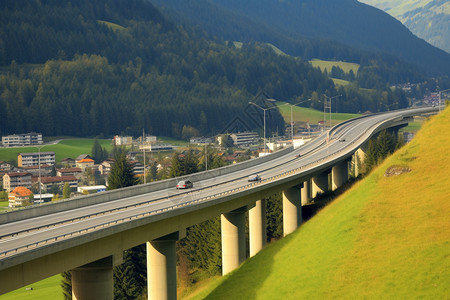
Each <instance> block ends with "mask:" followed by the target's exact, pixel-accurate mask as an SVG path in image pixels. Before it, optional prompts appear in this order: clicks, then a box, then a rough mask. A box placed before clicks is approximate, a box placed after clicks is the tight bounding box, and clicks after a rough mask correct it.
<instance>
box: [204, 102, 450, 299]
mask: <svg viewBox="0 0 450 300" xmlns="http://www.w3.org/2000/svg"><path fill="white" fill-rule="evenodd" d="M449 119H450V110H449V109H447V110H445V111H444V112H443V113H442V114H441V115H439V116H436V117H433V119H432V120H431V121H429V122H427V123H426V124H425V125H424V127H423V129H422V130H421V131H420V132H419V133H418V134H417V136H416V137H415V138H414V140H413V141H412V142H411V143H410V144H408V145H407V146H405V147H403V148H402V149H400V150H399V151H397V152H396V153H395V154H394V155H393V156H392V157H390V158H388V159H387V160H386V161H385V162H384V163H383V164H382V165H381V166H380V167H378V168H376V169H375V170H374V171H373V172H372V173H371V174H370V175H369V176H368V177H366V178H365V179H364V180H362V181H361V182H359V183H357V184H356V185H355V186H354V187H352V188H351V189H350V190H349V191H347V192H346V193H344V194H343V195H342V196H340V197H339V198H338V199H336V200H335V201H334V202H333V203H331V204H330V205H328V206H327V207H326V208H324V209H323V210H322V211H321V212H319V213H318V214H317V215H316V216H315V217H314V218H312V219H310V220H309V221H308V222H306V223H305V224H303V225H302V226H301V227H300V229H299V230H297V231H296V232H295V233H293V234H292V235H290V236H288V237H287V238H285V239H282V240H280V241H278V242H276V243H274V244H271V245H269V246H268V247H267V248H266V249H264V250H263V251H261V252H260V253H259V254H258V255H256V256H255V257H253V258H251V259H249V260H247V261H246V262H245V263H244V264H243V265H242V266H241V267H240V268H239V269H238V270H236V271H235V272H233V273H232V274H231V275H229V276H227V277H225V278H224V279H222V282H221V283H220V284H219V285H218V286H217V287H216V288H215V289H213V291H211V292H209V295H208V296H207V297H206V298H207V299H331V298H333V299H417V298H424V299H446V298H448V295H449V292H450V290H449V285H448V278H449V277H450V257H449V249H450V231H449V230H448V228H450V220H449V218H448V216H449V214H450V201H449V200H448V195H449V194H450V184H449V183H450V176H449V174H448V169H449V168H450V161H449V160H448V159H443V158H442V153H449V152H450V136H449V135H448V134H447V133H448V132H449V131H450V123H449V122H448V120H449ZM395 166H400V167H409V168H410V172H406V173H402V174H400V175H397V176H391V177H386V176H385V175H384V174H385V173H386V170H387V169H388V168H392V167H395ZM242 283H245V284H242Z"/></svg>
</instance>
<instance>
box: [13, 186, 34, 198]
mask: <svg viewBox="0 0 450 300" xmlns="http://www.w3.org/2000/svg"><path fill="white" fill-rule="evenodd" d="M9 194H10V195H11V196H15V197H27V196H30V195H31V194H33V193H32V192H31V191H30V190H29V189H27V188H26V187H23V186H18V187H16V188H15V189H14V190H13V191H12V192H11V193H9Z"/></svg>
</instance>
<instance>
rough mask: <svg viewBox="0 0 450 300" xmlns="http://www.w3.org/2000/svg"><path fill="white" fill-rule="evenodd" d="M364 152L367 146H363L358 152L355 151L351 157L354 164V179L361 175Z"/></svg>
mask: <svg viewBox="0 0 450 300" xmlns="http://www.w3.org/2000/svg"><path fill="white" fill-rule="evenodd" d="M366 150H367V144H363V145H361V147H360V148H359V149H358V150H356V152H355V154H354V155H353V159H354V164H355V177H358V176H359V174H362V166H363V164H364V160H365V158H366Z"/></svg>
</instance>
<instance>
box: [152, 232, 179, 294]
mask: <svg viewBox="0 0 450 300" xmlns="http://www.w3.org/2000/svg"><path fill="white" fill-rule="evenodd" d="M178 237H179V236H178V232H177V233H173V234H169V235H166V236H164V237H161V238H158V239H156V240H153V241H150V242H147V289H148V291H147V295H148V299H149V300H153V299H157V300H160V299H161V300H171V299H177V269H176V267H177V255H176V251H175V245H176V241H177V240H178Z"/></svg>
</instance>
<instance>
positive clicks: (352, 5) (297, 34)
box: [153, 0, 450, 74]
mask: <svg viewBox="0 0 450 300" xmlns="http://www.w3.org/2000/svg"><path fill="white" fill-rule="evenodd" d="M153 2H154V3H155V5H157V6H159V7H166V8H168V9H170V10H174V11H176V12H177V13H178V15H181V16H185V17H187V18H188V19H190V20H191V22H196V23H197V24H199V25H200V26H202V27H203V28H205V30H207V31H208V32H210V33H212V34H215V35H219V36H223V35H221V32H222V30H221V28H230V27H231V28H234V31H235V32H239V31H240V32H244V34H237V33H236V34H235V35H234V36H235V37H239V36H241V37H242V36H243V35H244V36H245V35H248V36H251V38H253V40H259V41H261V40H262V38H264V34H260V35H256V34H253V33H254V32H255V30H256V29H255V27H254V26H252V27H251V28H250V30H249V29H248V28H247V25H248V24H251V23H249V22H250V21H251V22H253V24H259V25H260V26H261V28H270V30H269V31H264V30H263V31H262V32H263V33H265V34H269V33H270V32H277V37H278V39H279V41H278V42H280V43H281V42H282V43H284V45H280V44H277V41H269V42H272V43H274V44H275V45H276V46H277V47H279V48H280V49H282V50H283V51H285V52H287V53H289V54H293V55H300V56H303V57H305V56H307V53H301V54H300V53H298V51H299V49H298V47H299V46H302V45H303V46H304V45H305V44H307V43H308V42H307V41H306V40H305V38H310V39H308V41H309V43H312V41H311V38H314V39H313V40H314V42H315V43H317V42H318V41H320V39H327V40H332V41H334V42H335V43H338V44H339V45H343V44H345V45H350V46H352V47H358V48H360V49H364V50H368V51H378V52H383V53H387V54H390V55H395V56H397V57H399V58H401V59H403V60H405V61H407V62H409V63H414V64H417V65H419V66H420V67H421V68H423V69H424V70H427V71H428V72H430V73H432V74H450V71H449V69H450V55H449V54H448V53H446V52H445V51H442V50H440V49H437V48H435V47H433V46H431V45H429V44H427V43H426V42H424V41H423V40H421V39H419V38H417V37H416V36H414V35H413V34H412V33H411V32H410V31H409V30H407V29H406V27H404V26H403V25H402V24H401V23H400V22H399V21H397V20H395V19H394V18H392V17H391V16H389V15H388V14H386V13H384V12H382V11H379V10H378V9H375V8H373V7H371V6H368V5H365V4H362V3H359V2H357V1H356V0H342V1H332V0H320V1H312V0H302V1H292V0H285V1H275V0H249V1H238V0H227V1H225V0H195V1H189V5H187V4H183V3H182V1H181V0H167V1H162V0H154V1H153ZM213 4H216V6H214V9H208V8H211V7H212V5H213ZM186 6H197V7H203V8H204V9H198V10H196V11H191V10H190V9H189V7H188V8H187V9H186ZM218 12H220V14H218ZM231 13H233V14H234V18H228V19H227V18H226V16H230V14H231ZM259 32H261V31H259ZM223 37H224V38H226V39H231V38H232V37H230V34H227V35H226V36H223ZM289 40H291V42H289ZM292 40H294V41H298V40H303V42H302V43H301V45H299V44H295V43H294V42H292ZM288 48H290V49H288ZM325 51H326V50H325ZM294 52H295V53H294ZM324 54H326V53H322V54H321V55H324ZM307 58H309V57H307ZM319 58H322V57H319ZM325 59H326V57H325Z"/></svg>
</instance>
